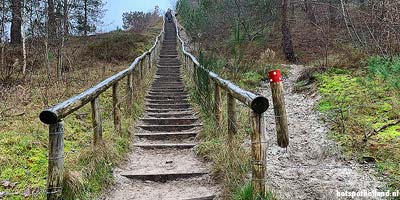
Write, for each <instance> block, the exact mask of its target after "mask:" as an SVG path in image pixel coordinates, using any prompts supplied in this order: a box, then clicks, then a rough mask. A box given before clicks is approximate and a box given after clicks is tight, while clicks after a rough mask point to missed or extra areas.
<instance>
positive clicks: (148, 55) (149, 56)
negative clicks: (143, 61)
mask: <svg viewBox="0 0 400 200" xmlns="http://www.w3.org/2000/svg"><path fill="white" fill-rule="evenodd" d="M147 58H148V62H149V63H148V64H149V69H151V68H152V66H151V65H152V63H151V54H147Z"/></svg>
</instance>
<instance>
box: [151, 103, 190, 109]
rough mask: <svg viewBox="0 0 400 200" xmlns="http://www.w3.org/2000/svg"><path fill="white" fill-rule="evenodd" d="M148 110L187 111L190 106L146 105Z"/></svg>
mask: <svg viewBox="0 0 400 200" xmlns="http://www.w3.org/2000/svg"><path fill="white" fill-rule="evenodd" d="M146 107H147V108H150V109H189V108H190V107H191V106H190V104H147V105H146Z"/></svg>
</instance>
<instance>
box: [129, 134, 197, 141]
mask: <svg viewBox="0 0 400 200" xmlns="http://www.w3.org/2000/svg"><path fill="white" fill-rule="evenodd" d="M197 134H198V133H173V134H168V133H162V134H154V133H152V134H135V136H136V137H138V138H143V139H146V140H152V141H155V140H167V139H168V140H181V139H182V140H184V139H193V138H195V137H196V136H197Z"/></svg>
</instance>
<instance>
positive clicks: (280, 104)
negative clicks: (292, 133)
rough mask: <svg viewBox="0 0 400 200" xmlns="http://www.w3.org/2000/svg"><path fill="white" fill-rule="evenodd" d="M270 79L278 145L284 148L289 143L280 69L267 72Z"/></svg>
mask: <svg viewBox="0 0 400 200" xmlns="http://www.w3.org/2000/svg"><path fill="white" fill-rule="evenodd" d="M268 76H269V79H270V85H271V91H272V100H273V104H274V112H275V124H276V134H277V138H278V145H279V146H280V147H282V148H286V147H287V146H288V145H289V136H288V132H289V130H288V124H287V117H286V108H285V98H284V96H283V84H282V75H281V71H280V70H274V71H270V72H268Z"/></svg>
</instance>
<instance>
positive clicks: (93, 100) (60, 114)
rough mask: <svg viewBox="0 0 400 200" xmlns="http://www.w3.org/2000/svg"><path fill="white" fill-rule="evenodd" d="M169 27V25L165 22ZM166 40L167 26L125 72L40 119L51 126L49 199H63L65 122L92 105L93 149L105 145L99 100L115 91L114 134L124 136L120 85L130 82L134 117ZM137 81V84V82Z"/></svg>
mask: <svg viewBox="0 0 400 200" xmlns="http://www.w3.org/2000/svg"><path fill="white" fill-rule="evenodd" d="M164 23H165V21H164ZM163 40H164V25H163V29H162V31H161V33H160V34H159V35H158V36H157V38H156V39H155V42H154V45H153V46H152V47H151V48H150V50H149V51H147V52H145V53H143V54H142V55H141V56H140V57H138V58H136V59H135V60H134V62H133V63H132V64H131V65H130V66H129V67H128V68H126V69H125V70H122V71H120V72H119V73H117V74H115V75H113V76H111V77H109V78H107V79H105V80H103V81H102V82H100V83H99V84H97V85H95V86H93V87H92V88H89V89H87V90H86V91H84V92H82V93H80V94H78V95H76V96H74V97H72V98H70V99H68V100H66V101H64V102H62V103H59V104H57V105H55V106H53V107H51V108H49V109H46V110H43V111H42V112H41V113H40V115H39V118H40V120H41V121H42V122H43V123H45V124H48V125H49V155H48V156H49V157H48V176H47V199H48V200H53V199H55V200H59V199H61V198H62V183H63V177H64V123H63V119H64V118H65V117H67V116H68V115H70V114H72V113H73V112H75V111H76V110H78V109H80V108H82V107H83V106H85V105H87V104H88V103H90V104H91V108H92V120H93V130H94V134H93V145H94V146H95V147H97V146H99V145H101V144H102V119H101V113H100V109H99V108H100V105H99V96H100V95H101V94H102V93H103V92H105V91H106V90H107V89H109V88H111V87H112V90H113V92H112V99H113V103H112V106H113V108H112V110H113V119H114V130H115V132H117V133H120V132H121V111H120V98H119V97H118V91H119V89H120V88H119V83H120V81H122V80H123V79H124V78H126V80H127V89H126V93H127V94H126V103H127V112H128V113H129V114H130V113H131V107H132V102H133V97H134V94H133V92H134V87H135V85H134V84H137V83H138V82H140V81H142V80H143V78H144V76H145V75H146V73H147V72H149V71H150V69H151V68H152V66H155V65H154V63H155V62H156V60H157V56H158V53H159V51H160V48H161V43H162V41H163ZM134 78H135V79H136V80H134Z"/></svg>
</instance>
